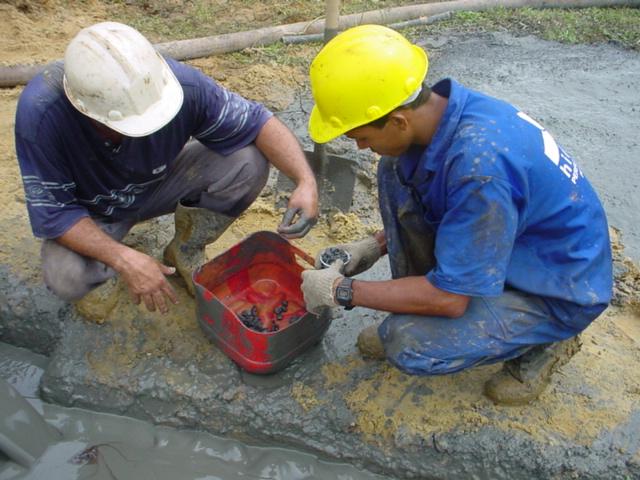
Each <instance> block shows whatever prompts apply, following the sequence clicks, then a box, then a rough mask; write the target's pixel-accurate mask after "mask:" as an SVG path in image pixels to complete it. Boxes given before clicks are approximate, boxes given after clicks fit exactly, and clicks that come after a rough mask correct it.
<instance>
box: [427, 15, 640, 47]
mask: <svg viewBox="0 0 640 480" xmlns="http://www.w3.org/2000/svg"><path fill="white" fill-rule="evenodd" d="M429 28H430V30H431V31H437V30H441V29H445V28H452V29H455V30H464V31H470V32H486V31H496V30H502V31H512V32H515V33H524V34H532V35H537V36H539V37H541V38H544V39H545V40H553V41H558V42H563V43H569V44H575V43H600V42H612V43H615V44H617V45H620V46H622V47H624V48H629V49H633V50H640V9H637V8H584V9H573V10H564V9H531V8H522V9H505V8H498V9H495V10H492V11H489V12H459V13H457V14H456V15H454V16H453V17H452V19H450V20H447V21H444V22H440V23H438V24H434V25H433V26H430V27H429Z"/></svg>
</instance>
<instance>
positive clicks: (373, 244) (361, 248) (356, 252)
mask: <svg viewBox="0 0 640 480" xmlns="http://www.w3.org/2000/svg"><path fill="white" fill-rule="evenodd" d="M330 248H339V249H341V250H344V251H345V252H347V253H348V254H349V255H351V259H350V260H349V261H348V262H347V263H346V264H345V265H344V268H343V269H342V273H344V274H345V275H346V276H347V277H351V276H353V275H357V274H358V273H362V272H364V271H365V270H368V269H370V268H371V267H372V266H373V264H374V263H376V261H377V260H378V259H379V258H380V257H381V256H382V252H381V251H380V244H379V243H378V241H377V240H376V239H375V237H374V236H373V235H371V236H369V237H366V238H363V239H362V240H358V241H357V242H352V243H343V244H340V245H336V246H335V247H330ZM327 250H328V248H325V249H324V250H322V251H321V252H320V253H319V254H318V256H317V257H316V268H321V267H322V262H321V260H320V259H321V257H322V255H323V254H324V253H325V252H326V251H327Z"/></svg>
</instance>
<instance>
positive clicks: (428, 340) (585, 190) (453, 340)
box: [302, 25, 612, 404]
mask: <svg viewBox="0 0 640 480" xmlns="http://www.w3.org/2000/svg"><path fill="white" fill-rule="evenodd" d="M427 69H428V60H427V55H426V54H425V52H424V51H423V50H422V49H421V48H419V47H418V46H416V45H413V44H411V43H410V42H409V41H408V40H407V39H406V38H405V37H403V36H402V35H400V34H399V33H397V32H395V31H393V30H391V29H389V28H386V27H382V26H376V25H363V26H359V27H355V28H352V29H349V30H347V31H345V32H343V33H342V34H340V35H338V36H336V37H335V38H334V39H333V40H331V41H330V42H328V43H327V44H326V45H325V46H324V48H323V49H322V50H321V51H320V53H319V54H318V55H317V57H316V58H315V59H314V61H313V63H312V65H311V72H310V78H311V90H312V94H313V98H314V100H315V106H314V108H313V111H312V113H311V117H310V120H309V133H310V135H311V138H312V139H313V140H314V141H316V142H320V143H324V142H328V141H330V140H332V139H334V138H336V137H338V136H340V135H346V136H347V137H349V138H352V139H353V140H355V142H356V144H357V146H358V148H361V149H364V148H369V149H371V150H373V151H374V152H376V153H378V154H380V155H381V156H382V157H381V158H380V161H379V164H378V196H379V203H380V212H381V216H382V220H383V224H384V230H383V231H379V232H376V233H375V234H374V235H372V236H369V237H367V238H364V239H360V240H357V241H354V242H353V243H349V244H343V245H337V246H334V247H331V248H336V247H337V248H340V249H342V250H344V251H346V252H347V253H348V254H349V256H350V258H349V259H348V261H346V262H344V261H343V260H337V261H336V262H335V263H333V264H331V265H330V266H329V268H325V269H318V270H306V271H305V272H303V283H302V290H303V293H304V297H305V301H306V304H307V308H308V309H309V310H310V311H318V310H319V309H321V308H322V307H335V306H343V307H345V308H347V309H351V308H353V307H356V306H360V307H368V308H372V309H376V310H382V311H386V312H390V314H389V315H388V316H387V317H386V319H385V320H384V322H382V324H380V325H373V326H370V327H368V328H366V329H364V330H363V331H362V332H361V333H360V335H359V336H358V342H357V345H358V347H359V349H360V351H361V352H362V354H363V355H365V356H368V357H374V358H380V359H386V360H388V361H389V362H391V363H392V364H393V365H395V366H396V367H397V368H399V369H401V370H402V371H403V372H406V373H408V374H414V375H441V374H448V373H453V372H457V371H460V370H463V369H467V368H470V367H474V366H478V365H485V364H490V363H494V362H504V366H503V369H502V370H501V371H499V372H498V373H496V374H495V375H494V376H493V377H492V378H491V379H490V380H489V381H488V382H487V383H486V385H485V393H486V394H487V395H488V396H489V397H490V398H491V399H492V400H494V401H495V402H501V403H510V404H523V403H527V402H529V401H531V400H533V399H535V398H536V397H537V396H538V395H539V394H540V393H541V392H542V391H543V390H544V388H545V387H546V385H547V384H548V382H549V379H550V377H551V375H552V373H553V372H554V371H555V370H556V369H557V368H558V367H560V366H561V365H563V364H564V363H566V362H567V361H568V360H569V359H570V358H571V357H572V356H573V354H574V353H575V352H576V351H578V349H579V348H580V342H579V337H578V334H579V333H580V332H581V331H582V330H584V329H585V328H586V327H587V326H588V325H589V324H590V323H591V322H592V321H593V320H594V319H595V318H596V317H598V315H600V314H601V313H602V311H603V310H604V309H605V308H606V306H607V304H608V303H609V301H610V299H611V291H612V263H611V254H610V242H609V237H608V230H607V221H606V217H605V213H604V210H603V208H602V205H601V203H600V201H599V199H598V197H597V195H596V193H595V191H594V190H593V188H592V187H591V185H590V184H589V182H588V181H587V179H586V178H585V176H584V174H583V173H582V171H581V170H580V169H579V167H578V165H577V164H576V162H575V161H574V160H573V158H572V157H571V156H570V155H569V154H568V153H567V152H566V151H565V150H564V149H563V148H562V147H560V146H559V145H558V144H557V143H556V142H555V140H554V139H553V137H552V136H551V134H550V133H549V132H548V131H547V130H545V129H544V127H542V126H541V125H540V124H539V123H538V122H537V121H535V120H534V119H532V118H531V117H530V116H529V115H527V114H526V113H525V112H523V111H520V110H519V109H518V108H516V107H514V106H512V105H510V104H509V103H507V102H503V101H501V100H497V99H495V98H492V97H489V96H487V95H484V94H482V93H479V92H476V91H473V90H471V89H469V88H466V87H464V86H463V85H461V84H460V83H458V82H456V81H455V80H453V79H444V80H441V81H439V82H437V83H435V84H434V85H433V86H431V87H429V85H428V84H427V82H426V80H425V79H426V74H427ZM333 252H335V250H333ZM324 254H325V251H323V252H320V254H319V256H318V257H319V258H318V262H317V264H316V267H320V266H321V264H320V261H319V260H320V258H321V257H323V256H324ZM384 255H386V256H387V257H388V260H389V264H390V267H391V275H392V279H391V280H385V281H367V280H364V279H362V278H361V277H357V278H356V279H354V276H355V275H357V274H359V273H361V272H363V271H365V270H367V269H369V268H370V267H372V266H373V265H374V264H375V263H376V262H377V261H378V259H379V258H380V257H382V256H384ZM349 256H347V258H348V257H349Z"/></svg>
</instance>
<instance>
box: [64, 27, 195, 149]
mask: <svg viewBox="0 0 640 480" xmlns="http://www.w3.org/2000/svg"><path fill="white" fill-rule="evenodd" d="M64 91H65V93H66V95H67V98H69V101H70V102H71V103H72V104H73V106H74V107H76V108H77V109H78V110H79V111H80V112H82V113H83V114H85V115H87V116H88V117H91V118H93V119H94V120H97V121H98V122H100V123H102V124H104V125H106V126H107V127H109V128H111V129H112V130H115V131H116V132H119V133H121V134H123V135H126V136H129V137H143V136H145V135H149V134H151V133H153V132H155V131H157V130H159V129H161V128H162V127H164V126H165V125H166V124H167V123H169V122H170V121H171V119H172V118H173V117H175V115H176V114H177V113H178V111H179V110H180V107H181V106H182V100H183V91H182V86H181V85H180V83H179V82H178V80H177V79H176V77H175V75H174V74H173V72H172V71H171V68H169V65H167V62H166V61H165V60H164V58H162V56H161V55H160V54H159V53H158V52H157V51H156V50H155V49H154V48H153V45H151V43H150V42H149V41H148V40H147V39H146V38H145V37H144V36H142V34H141V33H140V32H138V31H137V30H135V29H133V28H131V27H129V26H127V25H123V24H121V23H116V22H103V23H97V24H95V25H92V26H90V27H87V28H85V29H83V30H81V31H80V32H79V33H78V34H77V35H76V36H75V37H74V38H73V40H71V42H70V43H69V46H68V47H67V50H66V52H65V55H64Z"/></svg>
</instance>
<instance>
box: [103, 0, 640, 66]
mask: <svg viewBox="0 0 640 480" xmlns="http://www.w3.org/2000/svg"><path fill="white" fill-rule="evenodd" d="M107 3H108V5H109V6H110V7H112V13H113V19H114V20H119V21H123V22H125V23H129V24H131V25H132V26H133V27H135V28H137V29H139V30H140V31H142V32H143V33H144V34H145V35H147V36H148V37H149V38H150V39H151V40H152V41H154V42H158V41H168V40H176V39H185V38H195V37H202V36H209V35H217V34H221V33H229V32H237V31H242V30H252V29H255V28H260V27H267V26H275V25H281V24H285V23H294V22H300V21H311V20H313V19H315V18H322V17H323V16H324V8H325V7H324V2H323V1H319V0H293V1H284V0H268V1H263V2H256V1H253V0H227V1H224V2H223V1H221V0H185V1H177V0H108V2H107ZM403 3H404V4H406V3H407V2H402V1H401V0H351V1H349V2H342V3H341V14H343V15H345V14H349V13H356V12H365V11H369V10H375V9H380V8H391V7H393V6H396V5H400V4H403ZM247 18H248V19H247ZM445 29H453V30H457V31H467V32H488V31H496V30H498V31H511V32H514V33H516V34H532V35H537V36H539V37H541V38H544V39H546V40H554V41H559V42H564V43H598V42H612V43H615V44H618V45H620V46H622V47H624V48H629V49H634V50H640V9H637V8H584V9H572V10H565V9H531V8H522V9H505V8H497V9H494V10H491V11H487V12H458V13H456V14H454V15H453V16H452V18H451V19H449V20H446V21H441V22H437V23H435V24H432V25H428V26H424V27H416V28H412V29H408V30H406V32H407V33H408V34H409V35H415V34H429V33H432V32H439V31H442V30H445ZM252 51H254V53H258V54H259V55H261V56H263V57H264V58H267V59H272V60H273V61H275V62H277V63H295V60H293V59H291V58H290V57H291V56H292V55H293V54H295V52H296V49H295V48H291V47H285V46H283V45H275V46H268V47H264V48H263V49H258V50H257V51H256V49H252ZM283 54H284V55H285V57H287V58H285V60H282V59H280V58H279V57H280V56H281V55H283Z"/></svg>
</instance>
